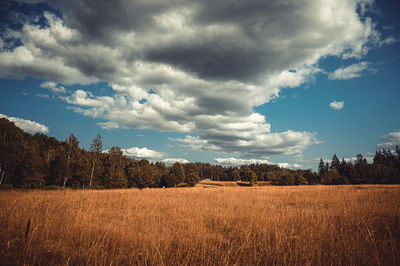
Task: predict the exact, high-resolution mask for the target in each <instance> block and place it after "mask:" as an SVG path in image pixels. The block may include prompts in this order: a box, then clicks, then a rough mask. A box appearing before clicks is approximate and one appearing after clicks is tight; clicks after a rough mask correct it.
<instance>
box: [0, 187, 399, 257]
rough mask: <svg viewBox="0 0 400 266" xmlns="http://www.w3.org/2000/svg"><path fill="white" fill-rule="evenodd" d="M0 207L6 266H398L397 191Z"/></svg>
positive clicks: (328, 190) (76, 194) (281, 190)
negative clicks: (94, 265)
mask: <svg viewBox="0 0 400 266" xmlns="http://www.w3.org/2000/svg"><path fill="white" fill-rule="evenodd" d="M0 204H1V208H0V228H1V230H0V264H1V265H4V264H45V265H54V264H98V265H104V264H108V265H117V264H146V265H178V264H179V265H182V264H196V265H232V264H241V265H249V264H252V265H254V264H262V265H266V264H268V265H270V264H280V265H294V264H296V265H299V264H300V265H304V264H306V265H321V264H323V265H326V264H329V265H343V264H345V265H371V264H375V265H400V257H399V250H400V187H399V186H305V187H272V186H268V187H235V188H230V187H220V188H216V189H206V188H202V187H194V188H178V189H143V190H137V189H131V190H105V191H88V190H86V191H82V190H79V191H71V190H68V191H2V192H0ZM29 219H30V220H31V223H30V228H29V232H28V234H27V235H26V231H27V223H28V221H29Z"/></svg>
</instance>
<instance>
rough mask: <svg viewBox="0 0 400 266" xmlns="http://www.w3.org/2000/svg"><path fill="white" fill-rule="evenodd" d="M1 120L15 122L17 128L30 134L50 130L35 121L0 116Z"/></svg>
mask: <svg viewBox="0 0 400 266" xmlns="http://www.w3.org/2000/svg"><path fill="white" fill-rule="evenodd" d="M0 118H5V119H8V120H10V121H11V122H14V124H15V125H16V126H17V127H19V128H20V129H22V130H23V131H25V132H28V133H30V134H35V133H48V132H49V128H48V127H47V126H45V125H42V124H40V123H38V122H35V121H31V120H26V119H22V118H18V117H12V116H6V115H3V114H0Z"/></svg>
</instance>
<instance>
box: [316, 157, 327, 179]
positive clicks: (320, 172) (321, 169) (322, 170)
mask: <svg viewBox="0 0 400 266" xmlns="http://www.w3.org/2000/svg"><path fill="white" fill-rule="evenodd" d="M326 172H327V171H326V168H325V163H324V160H322V158H321V160H320V161H319V165H318V175H319V176H322V175H324V174H325V173H326Z"/></svg>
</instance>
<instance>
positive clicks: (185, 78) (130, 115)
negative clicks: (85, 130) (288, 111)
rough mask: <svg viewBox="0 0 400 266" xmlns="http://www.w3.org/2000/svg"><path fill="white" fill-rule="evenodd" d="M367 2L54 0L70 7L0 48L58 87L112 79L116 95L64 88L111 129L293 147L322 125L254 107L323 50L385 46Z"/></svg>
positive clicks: (314, 68) (9, 34)
mask: <svg viewBox="0 0 400 266" xmlns="http://www.w3.org/2000/svg"><path fill="white" fill-rule="evenodd" d="M35 2H40V0H37V1H36V0H35ZM372 2H373V1H365V0H359V1H357V0H337V1H334V2H329V1H328V2H327V1H324V0H314V1H311V0H300V1H286V2H285V5H281V4H279V1H252V0H250V1H239V0H232V1H229V4H226V5H223V4H222V5H221V4H220V3H221V2H220V1H214V0H204V1H194V0H177V1H172V2H171V1H123V0H116V1H114V2H113V3H115V4H114V5H113V8H110V5H109V3H108V2H106V1H100V0H99V1H96V2H93V1H89V0H68V1H67V0H58V1H52V0H49V1H48V3H49V4H50V5H52V6H53V7H54V8H56V9H57V10H59V11H60V12H61V13H62V14H63V16H62V17H63V18H59V17H57V16H55V15H54V14H52V13H49V12H44V13H43V16H44V17H45V19H46V21H47V24H48V25H47V26H46V27H42V26H39V25H37V24H35V23H32V21H28V22H26V23H25V24H24V25H23V26H22V29H21V30H19V31H15V30H11V29H7V30H6V31H5V33H4V34H3V35H2V38H0V41H1V43H5V41H7V40H11V39H13V40H18V41H19V42H20V43H21V45H20V46H18V47H14V48H11V49H7V50H5V49H3V50H1V51H0V77H3V78H23V77H24V76H30V77H36V78H40V79H45V80H48V81H49V82H46V83H45V84H44V85H43V86H45V87H46V88H48V89H50V90H54V91H55V92H59V93H63V89H62V88H63V87H62V86H61V85H58V86H57V85H56V84H64V85H68V84H82V85H85V84H90V83H95V82H99V81H103V82H106V83H108V84H109V85H110V87H111V88H112V90H113V94H112V95H110V96H97V95H96V93H91V92H89V91H87V90H86V89H85V88H84V87H82V88H81V89H79V90H76V91H74V92H72V93H69V94H68V95H67V96H65V97H62V99H64V100H65V101H66V102H67V103H68V104H70V105H71V106H70V109H71V110H73V111H75V112H78V113H81V114H83V115H85V116H90V117H94V118H99V119H103V120H104V122H100V123H98V124H99V125H100V126H101V127H102V128H105V129H113V128H121V127H122V128H137V129H152V130H160V131H174V132H185V133H188V134H191V135H195V136H196V137H190V136H188V137H186V138H184V139H180V140H178V141H179V142H182V143H184V144H186V145H187V146H188V147H190V148H193V149H198V150H207V151H217V152H220V153H231V154H232V153H240V155H241V156H242V157H243V158H260V157H261V158H262V157H266V156H268V155H273V154H291V153H298V152H302V151H303V150H305V149H307V148H308V147H309V146H310V145H313V144H316V143H319V141H318V140H317V137H316V133H311V132H296V131H293V130H287V131H284V132H275V133H274V132H272V133H271V126H270V124H269V123H268V121H267V119H266V117H265V116H264V115H263V114H260V113H257V112H255V111H254V108H255V107H257V106H259V105H262V104H265V103H268V102H269V101H271V100H272V99H274V98H277V97H279V93H280V91H281V90H282V88H285V87H297V86H299V85H301V84H304V83H306V82H309V81H310V80H312V79H313V77H314V75H315V74H316V73H318V72H320V71H321V70H320V69H319V68H318V61H319V60H320V59H321V58H324V57H326V56H337V57H341V58H344V59H348V58H361V57H362V56H364V55H365V54H366V53H367V52H368V50H369V49H370V48H371V47H375V46H378V45H379V41H380V35H379V33H378V32H377V31H376V29H375V25H374V23H373V22H372V21H371V19H370V18H368V17H364V16H363V14H359V13H358V12H357V9H358V8H359V7H361V6H360V5H362V7H361V8H362V10H363V13H364V14H366V13H365V12H364V11H365V10H367V9H368V8H371V6H372V5H371V3H372ZM82 6H84V7H85V8H81V7H82ZM87 10H91V12H87ZM99 18H101V19H99ZM35 19H37V18H33V20H35ZM289 69H290V70H292V71H289ZM354 73H355V72H354V71H353V75H354ZM191 140H193V142H192V143H191V142H190V141H191Z"/></svg>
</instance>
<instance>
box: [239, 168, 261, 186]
mask: <svg viewBox="0 0 400 266" xmlns="http://www.w3.org/2000/svg"><path fill="white" fill-rule="evenodd" d="M241 177H242V181H245V182H249V183H250V184H251V185H253V184H256V183H257V175H256V173H255V172H254V171H253V170H251V169H250V168H244V169H243V170H242V174H241Z"/></svg>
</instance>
